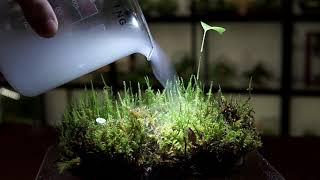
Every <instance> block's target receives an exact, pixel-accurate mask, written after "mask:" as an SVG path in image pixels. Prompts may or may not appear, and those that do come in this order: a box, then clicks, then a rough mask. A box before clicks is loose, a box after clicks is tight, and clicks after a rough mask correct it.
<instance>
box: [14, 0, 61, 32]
mask: <svg viewBox="0 0 320 180" xmlns="http://www.w3.org/2000/svg"><path fill="white" fill-rule="evenodd" d="M17 2H18V3H19V5H20V6H21V8H22V10H23V13H24V16H25V18H26V19H27V21H28V22H29V24H30V25H31V27H32V28H33V30H34V31H35V32H36V33H37V34H39V35H40V36H42V37H47V38H49V37H52V36H54V35H55V34H56V32H57V30H58V20H57V17H56V15H55V14H54V11H53V9H52V7H51V5H50V4H49V2H48V1H47V0H17Z"/></svg>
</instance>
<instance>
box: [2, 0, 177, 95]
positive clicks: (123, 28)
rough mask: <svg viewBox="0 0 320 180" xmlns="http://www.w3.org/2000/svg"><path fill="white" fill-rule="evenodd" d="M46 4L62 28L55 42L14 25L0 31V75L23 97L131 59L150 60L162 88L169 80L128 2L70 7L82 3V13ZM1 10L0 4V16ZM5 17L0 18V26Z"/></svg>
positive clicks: (162, 57)
mask: <svg viewBox="0 0 320 180" xmlns="http://www.w3.org/2000/svg"><path fill="white" fill-rule="evenodd" d="M50 2H54V3H52V6H53V9H54V10H55V13H56V15H57V17H58V19H59V25H60V26H61V28H60V29H59V32H58V34H57V35H56V36H55V37H54V38H50V39H45V38H41V37H39V36H37V35H35V33H34V32H32V30H31V29H28V27H22V28H21V27H16V28H14V23H11V25H12V26H13V28H11V29H10V30H3V29H0V41H1V44H0V72H1V73H2V74H3V75H4V76H5V78H6V79H7V80H8V82H9V83H10V84H11V85H12V87H14V88H15V89H16V90H17V91H19V92H20V93H22V94H23V95H25V96H36V95H39V94H41V93H44V92H46V91H49V90H51V89H53V88H56V87H58V86H60V85H63V84H65V83H67V82H70V81H72V80H74V79H77V78H79V77H81V76H83V75H86V74H88V73H90V72H92V71H94V70H97V69H99V68H101V67H103V66H106V65H108V64H110V63H112V62H114V61H117V60H118V59H121V58H123V57H126V56H128V55H130V54H133V53H141V54H143V55H144V56H146V57H148V59H149V60H151V64H152V68H153V72H154V74H155V76H156V77H157V79H159V81H160V82H161V84H163V85H165V84H166V83H167V81H169V80H171V79H173V76H174V71H173V69H172V67H171V63H170V60H169V59H168V57H167V56H166V54H165V53H164V52H163V51H162V50H161V48H160V47H159V46H158V45H157V44H156V43H154V42H153V43H152V40H150V38H151V37H150V34H149V33H147V31H146V29H145V25H144V24H143V23H142V22H143V20H142V19H141V15H139V11H137V10H135V9H134V8H133V6H132V4H131V2H133V1H119V0H108V1H90V0H81V1H75V2H82V6H84V7H83V8H82V9H81V8H80V9H79V7H78V5H81V4H77V6H75V5H74V4H70V3H69V1H62V0H55V1H50ZM68 3H69V6H70V5H72V7H71V9H70V8H69V9H68V8H66V7H67V5H68ZM6 5H7V3H6V1H1V3H0V10H1V11H0V15H1V13H4V12H5V10H7V9H8V7H5V6H6ZM69 6H68V7H69ZM90 7H91V9H90ZM88 8H89V10H90V11H88ZM63 10H65V11H63ZM88 12H90V13H91V12H92V15H90V13H89V14H87V13H88ZM59 15H60V16H61V17H62V18H59V17H60V16H59ZM79 15H81V16H82V17H81V18H80V16H79ZM85 15H86V16H85ZM1 17H3V18H2V19H1ZM6 17H8V18H6ZM9 17H10V15H8V16H5V14H4V15H3V16H0V19H1V21H0V22H3V21H6V19H9ZM77 18H78V19H77ZM79 18H80V19H79ZM0 24H1V23H0ZM17 24H19V23H17ZM20 24H21V22H20ZM25 25H26V24H25ZM60 26H59V27H60ZM151 53H152V54H151Z"/></svg>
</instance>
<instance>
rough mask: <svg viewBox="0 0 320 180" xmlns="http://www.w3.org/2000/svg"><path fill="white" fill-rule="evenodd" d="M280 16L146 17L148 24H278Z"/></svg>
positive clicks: (211, 15)
mask: <svg viewBox="0 0 320 180" xmlns="http://www.w3.org/2000/svg"><path fill="white" fill-rule="evenodd" d="M282 19H283V18H282V15H281V14H277V13H276V14H257V15H247V16H239V15H236V14H226V15H221V14H218V13H217V14H216V13H214V14H210V15H193V16H164V17H146V20H147V21H148V22H149V23H191V22H200V21H206V22H210V21H214V22H253V23H257V22H270V23H280V22H281V20H282Z"/></svg>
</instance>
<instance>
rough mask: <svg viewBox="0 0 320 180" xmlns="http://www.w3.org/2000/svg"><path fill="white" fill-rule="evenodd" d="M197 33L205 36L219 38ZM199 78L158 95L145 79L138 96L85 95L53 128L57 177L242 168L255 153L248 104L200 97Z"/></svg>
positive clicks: (164, 175)
mask: <svg viewBox="0 0 320 180" xmlns="http://www.w3.org/2000/svg"><path fill="white" fill-rule="evenodd" d="M202 26H203V28H204V30H205V33H206V32H207V31H209V30H216V31H218V32H220V33H222V32H223V31H224V29H223V28H218V27H211V26H209V25H207V24H205V23H202ZM205 33H204V38H203V40H204V39H205ZM202 44H203V43H202ZM202 47H203V46H202ZM202 50H203V48H202ZM202 50H201V52H202ZM200 62H201V58H200V60H199V68H200ZM199 71H200V69H198V73H197V76H191V78H190V79H189V80H188V81H187V82H188V83H187V85H185V82H184V81H185V80H184V79H176V81H174V82H171V83H168V84H167V86H166V87H165V88H164V90H163V91H160V90H154V89H153V88H152V86H151V85H150V83H149V82H148V79H146V86H145V87H142V86H141V85H140V84H139V83H138V85H137V89H138V90H137V92H136V93H134V92H133V88H132V86H129V87H128V85H127V84H124V90H123V92H112V90H111V88H109V87H108V86H107V85H106V86H105V88H104V91H103V93H102V94H98V92H97V91H95V90H94V89H92V90H87V93H86V95H85V96H84V97H83V98H82V99H80V100H79V101H76V102H75V103H74V104H72V105H71V106H70V108H69V109H68V110H67V111H66V113H65V115H64V120H63V121H62V123H61V124H60V126H59V132H60V144H59V147H60V154H61V157H60V162H59V163H58V167H59V169H60V172H63V171H65V170H66V169H72V170H74V171H73V172H74V173H75V174H78V175H79V176H82V177H84V178H87V179H106V178H110V179H145V178H146V179H148V178H150V179H186V178H189V177H202V176H206V175H208V174H211V173H214V174H220V173H224V172H229V170H231V169H233V168H235V167H237V166H240V165H241V164H242V162H243V157H244V156H245V155H246V154H247V153H249V152H251V151H254V150H256V149H257V148H259V147H260V146H261V139H260V136H259V133H258V131H257V129H256V127H255V125H254V118H253V109H252V107H251V105H250V98H251V97H249V99H248V100H246V101H239V100H236V99H230V98H227V97H225V96H224V95H223V94H222V91H221V90H219V91H218V92H217V93H214V92H213V86H211V87H210V88H209V90H208V91H205V90H204V87H203V85H202V84H201V82H200V81H199ZM249 94H250V93H249Z"/></svg>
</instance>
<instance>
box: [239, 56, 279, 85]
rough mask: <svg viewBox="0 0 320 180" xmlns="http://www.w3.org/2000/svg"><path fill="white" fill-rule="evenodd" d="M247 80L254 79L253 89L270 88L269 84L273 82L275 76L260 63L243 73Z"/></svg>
mask: <svg viewBox="0 0 320 180" xmlns="http://www.w3.org/2000/svg"><path fill="white" fill-rule="evenodd" d="M243 77H244V78H245V79H250V78H251V77H252V83H253V87H258V88H262V87H268V83H269V82H270V81H271V80H273V78H274V76H273V73H272V71H271V70H269V69H268V68H267V67H266V65H264V64H263V63H261V62H260V63H258V64H256V65H255V66H253V67H252V69H250V70H248V71H245V72H243Z"/></svg>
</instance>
